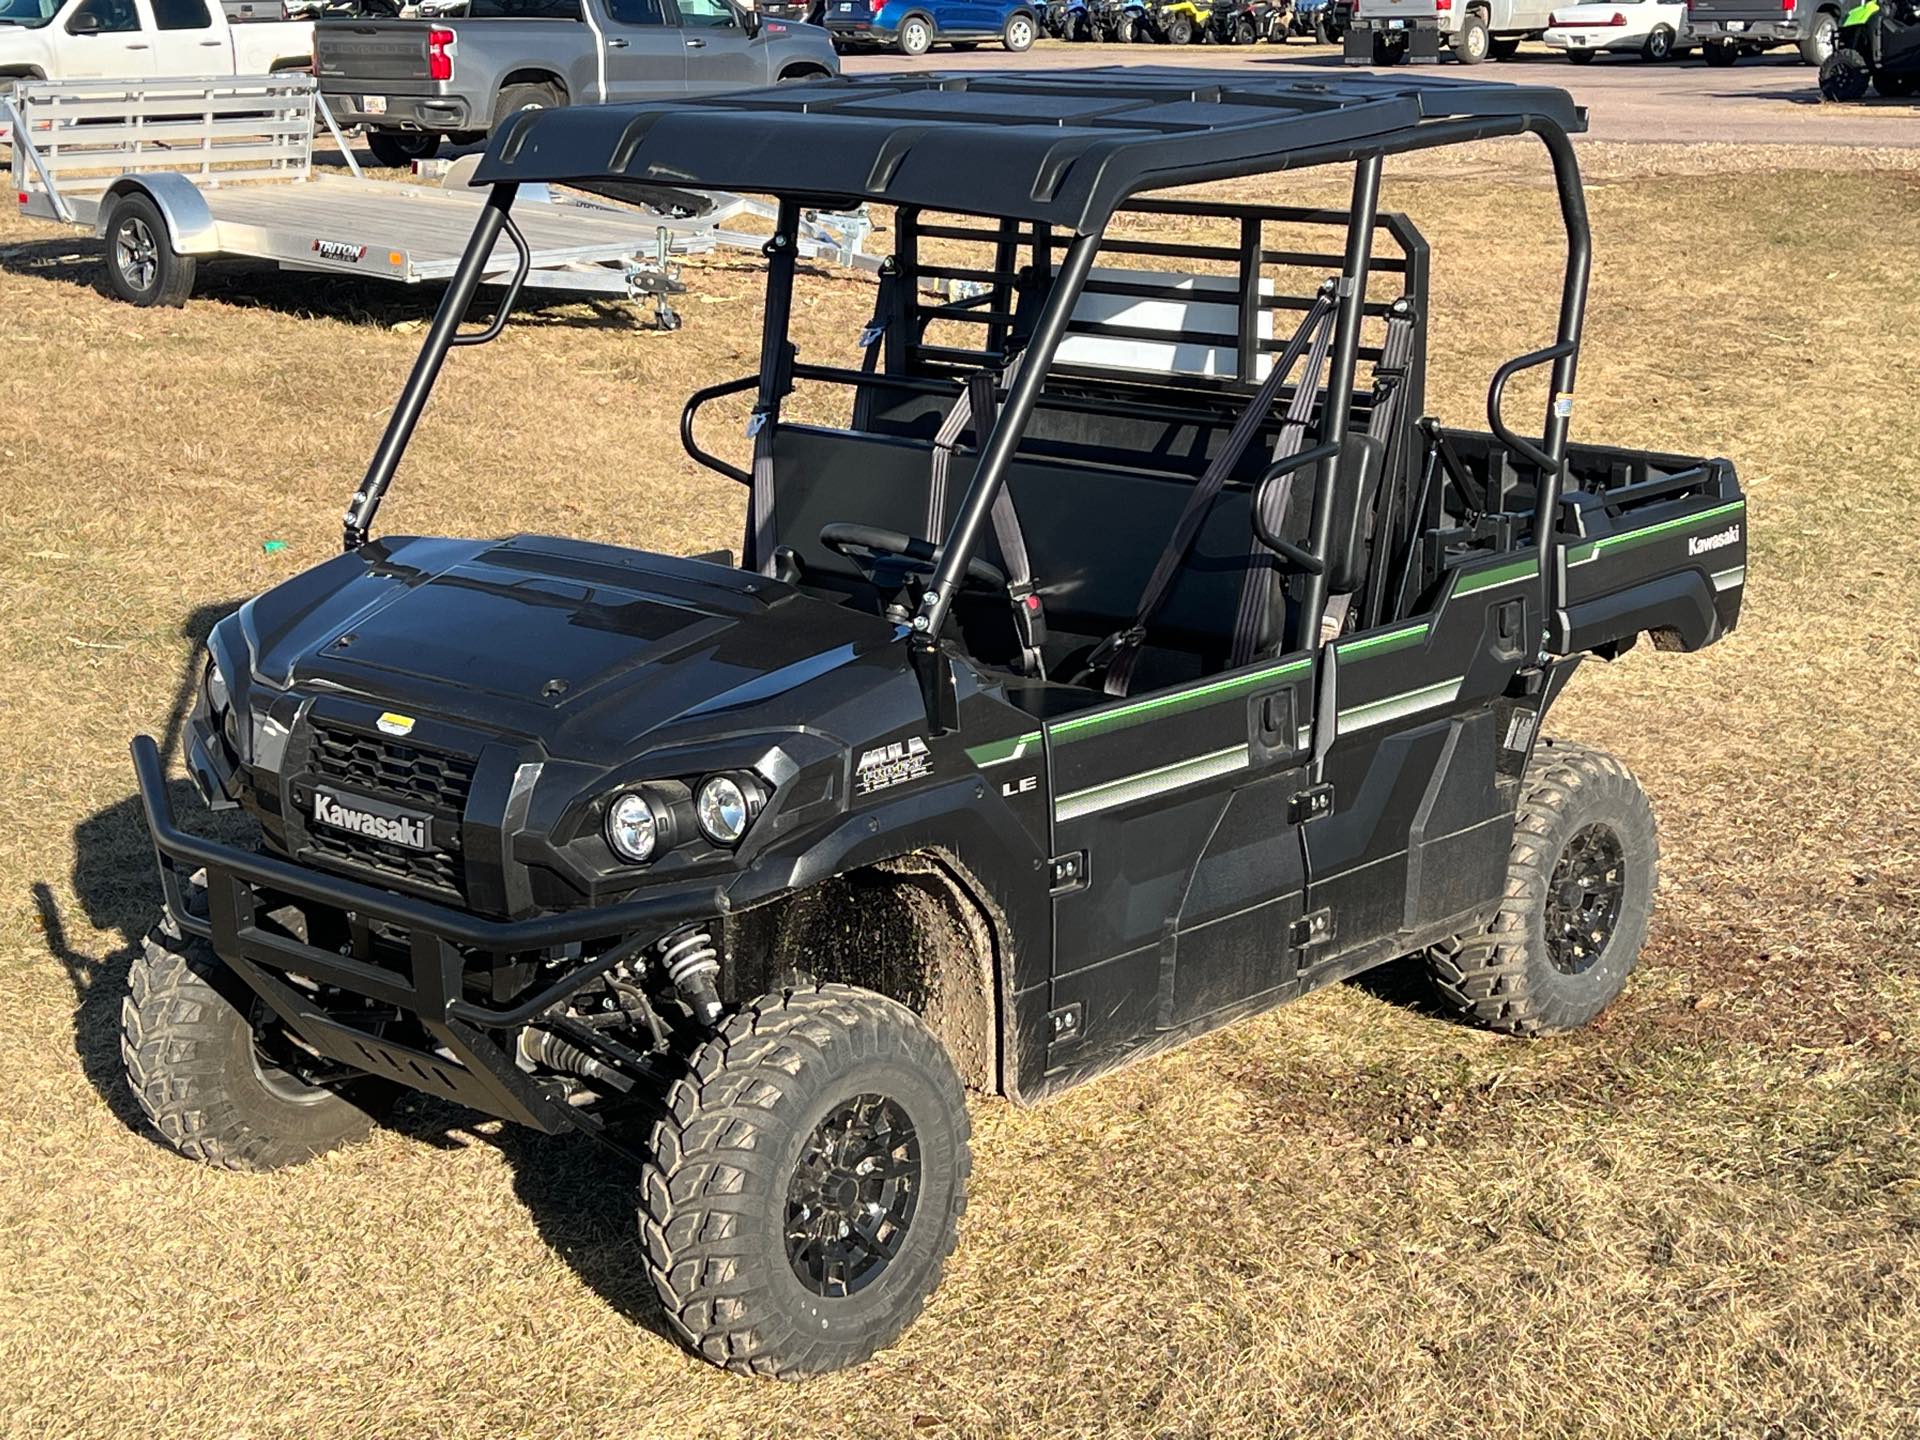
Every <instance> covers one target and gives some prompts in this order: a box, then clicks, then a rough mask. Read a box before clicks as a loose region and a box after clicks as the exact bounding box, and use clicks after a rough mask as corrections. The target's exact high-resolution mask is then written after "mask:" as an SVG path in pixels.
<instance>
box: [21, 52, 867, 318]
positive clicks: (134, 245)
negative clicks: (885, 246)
mask: <svg viewBox="0 0 1920 1440" xmlns="http://www.w3.org/2000/svg"><path fill="white" fill-rule="evenodd" d="M323 129H324V131H325V132H326V133H328V134H330V135H332V137H333V139H334V141H335V143H337V144H338V145H339V147H340V153H341V154H342V156H343V157H344V158H345V162H346V169H347V171H348V173H347V174H344V175H340V174H329V173H327V172H326V170H324V169H317V168H316V167H315V165H314V154H313V147H314V139H315V136H316V134H317V133H319V132H320V131H321V130H323ZM0 134H4V135H8V136H10V143H11V147H12V151H13V180H14V194H15V197H16V200H17V203H18V205H19V207H20V209H21V212H22V213H23V214H26V215H31V216H35V217H38V218H42V219H48V220H57V221H61V222H63V223H66V224H69V225H84V226H87V227H88V228H90V229H91V230H92V231H93V232H94V234H96V235H98V236H100V237H101V238H103V239H104V240H106V242H107V246H106V255H105V267H106V279H107V284H108V286H109V288H110V289H111V290H112V291H113V292H114V294H116V295H118V296H119V297H120V298H121V299H123V300H126V301H129V302H130V303H132V304H135V305H180V304H184V303H185V301H186V299H187V296H188V295H189V294H191V293H192V290H193V283H194V276H195V271H196V268H197V266H198V263H199V262H200V261H201V260H205V259H212V258H214V257H226V258H234V259H249V260H264V261H271V262H272V263H274V264H276V265H278V266H279V267H280V268H281V269H283V270H299V271H312V272H318V273H322V274H333V275H356V276H370V277H372V278H375V279H381V280H394V281H398V282H400V283H402V284H406V285H418V284H422V283H426V282H431V281H441V282H444V281H447V280H450V279H452V278H453V275H454V272H455V270H456V269H457V268H458V265H459V262H460V256H461V253H462V252H463V251H464V250H465V248H466V244H467V240H468V238H469V237H470V236H471V235H472V233H473V228H474V225H475V224H476V222H477V221H478V220H479V218H480V209H481V204H482V197H481V195H480V194H479V193H478V192H470V191H468V190H467V188H466V187H465V186H464V185H463V184H460V183H458V182H459V181H460V180H462V179H463V178H464V175H465V173H466V171H467V169H468V167H465V166H461V167H458V168H457V169H456V171H455V172H454V173H452V174H450V175H449V176H448V177H447V181H446V183H444V184H419V183H411V184H409V183H394V182H390V181H382V180H371V179H368V178H367V177H366V176H364V175H363V174H362V173H361V171H360V167H359V164H358V163H357V162H356V161H355V160H354V158H353V153H352V150H351V147H350V146H349V145H348V144H347V142H346V139H345V137H344V136H343V135H342V134H341V131H340V129H339V127H338V126H337V125H336V124H335V122H334V119H333V116H332V114H331V112H330V111H329V110H328V108H327V105H326V102H325V101H324V100H323V99H322V98H321V96H320V94H319V92H318V90H317V89H316V86H315V82H314V80H313V78H312V77H311V76H306V75H273V76H254V77H247V78H241V79H237V80H226V79H204V78H201V79H186V80H158V81H155V80H145V81H140V82H138V83H135V84H121V83H118V82H101V81H68V82H61V83H45V84H26V85H22V86H20V87H18V88H17V89H16V90H15V91H13V92H12V94H11V95H10V96H6V97H0ZM681 198H690V199H694V200H697V201H698V202H699V203H698V204H695V205H682V206H677V207H675V208H674V210H673V211H672V212H671V213H661V214H650V213H647V212H645V211H642V210H636V209H631V208H616V207H614V206H611V205H605V204H597V203H594V202H593V201H590V200H587V199H584V198H579V197H573V196H568V195H565V194H562V193H559V192H556V191H553V190H551V189H547V188H544V187H543V188H542V189H541V190H539V191H538V192H537V193H536V194H535V195H534V196H533V197H532V200H533V203H531V204H529V205H526V206H525V207H524V208H523V209H522V211H521V212H520V214H519V216H518V217H517V220H518V230H519V233H518V235H513V236H504V237H502V238H501V239H500V241H499V243H498V244H497V245H496V247H495V249H494V252H493V254H492V256H491V257H490V258H489V262H488V264H487V266H486V269H485V272H484V273H483V275H482V276H481V280H480V283H481V284H484V285H503V284H511V283H513V281H514V279H515V277H521V283H523V284H524V285H526V286H528V287H530V288H536V289H543V290H557V291H575V292H579V293H583V294H590V295H611V296H618V297H621V298H625V299H634V300H638V299H640V298H642V297H643V296H652V297H653V300H654V306H655V318H656V321H657V322H658V323H659V324H660V326H661V327H662V328H663V329H671V328H674V327H675V326H676V325H677V323H678V319H677V316H676V315H675V313H674V311H673V308H672V305H671V303H670V300H669V298H668V297H669V296H670V295H672V294H675V293H678V292H679V291H680V290H681V289H683V288H684V287H683V286H682V285H681V284H680V282H679V280H678V278H677V275H676V271H675V264H674V257H676V256H680V255H685V254H690V253H698V252H701V251H705V250H711V249H713V248H714V247H715V246H716V245H722V244H731V245H741V246H754V247H757V246H759V245H760V244H762V243H763V242H764V239H765V237H764V236H762V235H754V234H751V233H749V232H739V231H731V230H727V229H723V228H722V226H723V225H725V224H726V223H727V222H729V221H731V220H734V219H735V218H737V217H740V216H742V215H744V214H749V213H762V214H765V215H767V216H768V217H770V216H771V214H772V211H771V208H770V207H767V206H764V205H760V204H758V203H757V202H753V201H749V200H746V199H745V198H743V197H739V196H718V197H707V196H700V197H681ZM688 210H696V211H698V212H699V213H695V214H688V213H686V212H687V211H688ZM863 235H864V225H863V222H861V221H860V220H858V219H857V218H856V217H835V216H829V217H823V218H818V219H814V220H812V221H811V223H810V226H809V231H808V234H807V235H806V236H805V237H804V238H803V244H802V250H803V252H804V253H807V254H817V255H822V256H826V257H830V258H834V259H839V260H842V261H845V262H847V263H858V259H859V248H860V242H861V239H862V238H863Z"/></svg>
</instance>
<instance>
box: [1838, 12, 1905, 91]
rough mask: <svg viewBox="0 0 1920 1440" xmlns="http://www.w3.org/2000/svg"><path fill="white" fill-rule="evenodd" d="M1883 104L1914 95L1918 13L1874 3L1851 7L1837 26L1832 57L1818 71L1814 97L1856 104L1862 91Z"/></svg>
mask: <svg viewBox="0 0 1920 1440" xmlns="http://www.w3.org/2000/svg"><path fill="white" fill-rule="evenodd" d="M1869 86H1871V87H1872V89H1873V90H1874V91H1875V92H1876V93H1877V94H1880V95H1883V96H1885V97H1886V98H1887V99H1889V100H1894V99H1904V98H1906V97H1907V96H1910V95H1920V11H1917V10H1916V7H1915V5H1913V4H1912V3H1910V0H1909V3H1902V4H1898V5H1895V6H1893V7H1891V8H1889V7H1888V6H1885V5H1882V4H1881V3H1880V0H1867V3H1866V4H1864V5H1856V6H1855V7H1854V8H1853V10H1852V11H1850V12H1849V13H1848V15H1847V17H1846V19H1844V20H1843V21H1841V22H1840V35H1839V38H1838V39H1837V40H1836V41H1835V42H1834V46H1833V54H1831V55H1829V56H1828V57H1827V58H1826V61H1825V63H1824V64H1822V65H1821V67H1820V94H1821V96H1822V97H1823V98H1825V99H1828V100H1858V99H1861V98H1862V97H1863V96H1865V94H1866V93H1867V89H1868V87H1869Z"/></svg>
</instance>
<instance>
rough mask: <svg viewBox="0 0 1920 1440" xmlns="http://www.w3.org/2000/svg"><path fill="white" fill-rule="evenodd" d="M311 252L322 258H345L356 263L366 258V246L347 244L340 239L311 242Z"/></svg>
mask: <svg viewBox="0 0 1920 1440" xmlns="http://www.w3.org/2000/svg"><path fill="white" fill-rule="evenodd" d="M313 253H314V254H316V255H318V256H319V257H320V258H321V259H322V260H347V261H351V262H352V263H353V264H355V265H358V264H359V263H360V262H361V261H362V260H364V259H366V258H367V247H366V246H364V245H349V244H347V243H346V242H345V241H342V240H316V241H314V242H313Z"/></svg>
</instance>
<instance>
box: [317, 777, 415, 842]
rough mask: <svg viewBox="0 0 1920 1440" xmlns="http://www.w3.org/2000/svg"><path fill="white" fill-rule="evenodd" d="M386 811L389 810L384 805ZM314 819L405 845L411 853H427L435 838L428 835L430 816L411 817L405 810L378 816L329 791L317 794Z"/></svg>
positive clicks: (373, 838)
mask: <svg viewBox="0 0 1920 1440" xmlns="http://www.w3.org/2000/svg"><path fill="white" fill-rule="evenodd" d="M381 809H382V810H385V809H386V807H385V806H382V807H381ZM313 818H314V819H315V820H317V821H319V822H320V823H321V824H322V825H330V826H332V827H333V828H334V829H335V830H351V831H352V832H353V833H354V834H355V835H359V836H361V837H363V838H365V839H368V840H384V841H386V842H387V843H388V844H389V845H404V846H406V847H407V849H409V850H427V849H431V848H432V846H433V839H432V837H431V836H430V835H429V834H428V832H427V817H426V816H424V815H410V814H408V813H407V812H406V811H404V810H392V811H389V812H388V813H386V814H375V813H374V812H373V811H372V810H363V809H361V808H360V807H359V806H357V805H354V804H352V803H350V802H348V801H344V800H342V799H341V797H340V796H338V795H335V794H332V793H330V792H329V791H326V790H316V791H314V792H313Z"/></svg>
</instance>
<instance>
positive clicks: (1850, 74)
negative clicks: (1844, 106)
mask: <svg viewBox="0 0 1920 1440" xmlns="http://www.w3.org/2000/svg"><path fill="white" fill-rule="evenodd" d="M1872 83H1873V67H1872V66H1871V65H1869V64H1868V63H1867V57H1866V56H1864V55H1862V54H1861V53H1860V52H1859V51H1858V50H1855V49H1854V48H1853V47H1852V46H1850V45H1843V46H1841V47H1840V48H1839V49H1838V50H1835V51H1834V52H1833V54H1831V55H1829V56H1828V57H1827V63H1826V64H1824V65H1822V66H1821V67H1820V94H1821V97H1822V98H1823V99H1827V100H1841V101H1845V100H1858V99H1860V98H1861V97H1863V96H1864V95H1865V94H1866V93H1867V87H1868V86H1869V85H1871V84H1872Z"/></svg>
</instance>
